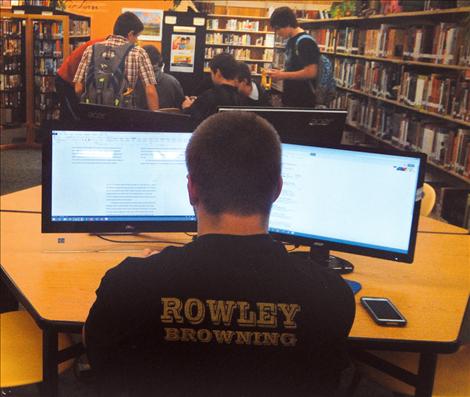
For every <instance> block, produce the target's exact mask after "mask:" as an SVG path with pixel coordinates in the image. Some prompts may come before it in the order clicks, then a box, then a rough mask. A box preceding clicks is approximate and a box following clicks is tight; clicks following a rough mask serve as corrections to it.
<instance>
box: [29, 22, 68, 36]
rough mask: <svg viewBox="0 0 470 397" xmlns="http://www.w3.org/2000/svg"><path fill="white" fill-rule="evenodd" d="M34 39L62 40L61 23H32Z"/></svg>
mask: <svg viewBox="0 0 470 397" xmlns="http://www.w3.org/2000/svg"><path fill="white" fill-rule="evenodd" d="M33 34H34V37H35V38H37V39H39V40H58V39H62V38H63V30H62V22H60V21H34V22H33Z"/></svg>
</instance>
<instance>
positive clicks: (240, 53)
mask: <svg viewBox="0 0 470 397" xmlns="http://www.w3.org/2000/svg"><path fill="white" fill-rule="evenodd" d="M223 52H225V53H228V54H232V55H233V56H234V58H235V59H236V60H238V61H243V60H256V61H265V62H272V60H273V50H264V51H263V57H262V58H261V59H259V58H258V56H259V54H258V53H256V56H255V57H252V51H251V50H250V49H249V48H222V47H207V48H206V49H205V53H204V57H205V58H206V59H210V58H213V57H214V56H216V55H217V54H222V53H223Z"/></svg>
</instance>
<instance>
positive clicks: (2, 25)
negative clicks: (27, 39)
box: [0, 19, 22, 38]
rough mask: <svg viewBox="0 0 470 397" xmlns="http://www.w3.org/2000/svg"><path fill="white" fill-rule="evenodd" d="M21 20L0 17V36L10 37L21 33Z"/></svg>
mask: <svg viewBox="0 0 470 397" xmlns="http://www.w3.org/2000/svg"><path fill="white" fill-rule="evenodd" d="M21 31H22V30H21V20H19V19H1V20H0V36H1V37H3V38H5V37H11V36H13V37H14V36H18V35H21Z"/></svg>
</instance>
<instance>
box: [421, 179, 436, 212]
mask: <svg viewBox="0 0 470 397" xmlns="http://www.w3.org/2000/svg"><path fill="white" fill-rule="evenodd" d="M423 193H424V197H423V200H422V201H421V210H420V215H423V216H428V215H429V214H430V213H431V211H432V209H433V208H434V204H435V203H436V192H435V190H434V188H433V187H432V186H431V185H429V184H428V183H424V184H423Z"/></svg>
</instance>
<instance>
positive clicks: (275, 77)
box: [266, 69, 284, 81]
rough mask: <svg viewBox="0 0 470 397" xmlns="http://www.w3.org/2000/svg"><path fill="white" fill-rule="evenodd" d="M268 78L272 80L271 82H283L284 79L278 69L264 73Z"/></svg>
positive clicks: (282, 73)
mask: <svg viewBox="0 0 470 397" xmlns="http://www.w3.org/2000/svg"><path fill="white" fill-rule="evenodd" d="M266 72H267V74H268V75H269V76H271V78H272V79H273V81H277V80H283V79H284V72H283V71H282V70H279V69H269V70H267V71H266Z"/></svg>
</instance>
